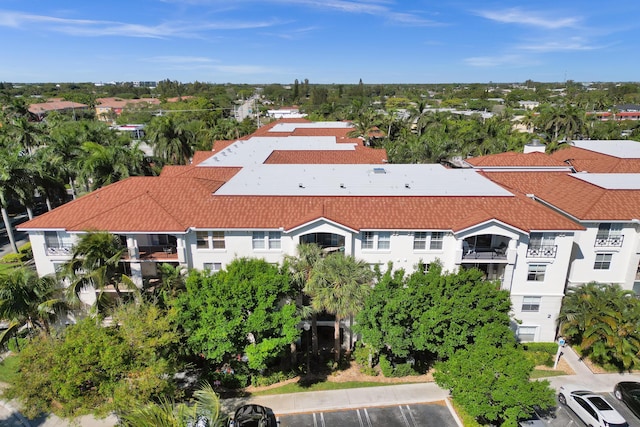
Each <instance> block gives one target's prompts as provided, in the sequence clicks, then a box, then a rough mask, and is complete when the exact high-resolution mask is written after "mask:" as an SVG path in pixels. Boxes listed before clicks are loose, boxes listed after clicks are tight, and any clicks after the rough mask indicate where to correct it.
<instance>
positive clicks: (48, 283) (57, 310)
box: [0, 267, 70, 343]
mask: <svg viewBox="0 0 640 427" xmlns="http://www.w3.org/2000/svg"><path fill="white" fill-rule="evenodd" d="M69 309H70V307H69V304H68V303H67V301H66V300H65V298H64V294H63V291H62V287H61V286H60V284H59V283H58V281H57V280H56V279H55V278H54V277H53V276H44V277H38V273H36V272H35V270H33V269H31V268H29V267H20V268H16V269H12V270H9V271H7V272H6V273H4V274H2V275H0V319H6V320H10V321H11V324H10V327H9V328H8V329H7V330H6V331H5V332H4V333H3V334H2V335H1V336H0V343H4V342H6V341H7V340H8V339H9V338H10V337H11V336H14V335H15V333H17V332H18V329H20V328H21V327H22V326H25V325H26V326H27V327H28V328H29V329H30V330H32V331H35V330H41V331H43V332H46V333H49V331H50V324H51V322H53V321H55V320H56V319H57V318H59V317H62V316H64V315H65V314H66V313H67V311H68V310H69Z"/></svg>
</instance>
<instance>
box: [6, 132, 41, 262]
mask: <svg viewBox="0 0 640 427" xmlns="http://www.w3.org/2000/svg"><path fill="white" fill-rule="evenodd" d="M34 188H35V185H34V180H33V170H32V168H31V164H30V162H29V156H27V155H24V154H23V153H22V152H21V149H20V147H19V146H17V145H15V144H12V145H9V146H6V147H5V148H4V149H3V150H0V212H1V213H2V220H3V221H4V226H5V230H7V236H8V238H9V243H10V244H11V247H12V249H13V251H14V252H15V253H18V246H17V245H16V240H15V236H14V233H13V225H12V223H11V220H10V219H9V214H8V212H7V208H8V207H9V203H10V202H11V201H18V202H20V203H22V204H23V205H25V206H31V201H32V200H33V194H34Z"/></svg>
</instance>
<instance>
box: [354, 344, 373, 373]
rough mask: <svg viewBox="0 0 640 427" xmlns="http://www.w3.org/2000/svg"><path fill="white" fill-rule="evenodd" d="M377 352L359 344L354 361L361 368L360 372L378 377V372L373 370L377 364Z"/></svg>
mask: <svg viewBox="0 0 640 427" xmlns="http://www.w3.org/2000/svg"><path fill="white" fill-rule="evenodd" d="M375 359H376V355H375V352H374V351H373V350H372V349H371V348H369V347H367V346H366V345H362V344H358V346H357V347H356V349H355V350H354V351H353V360H354V361H355V362H356V364H357V365H358V367H359V368H360V372H362V373H363V374H365V375H373V376H375V375H378V372H377V371H376V370H375V369H374V368H373V366H374V365H375V364H376V360H375Z"/></svg>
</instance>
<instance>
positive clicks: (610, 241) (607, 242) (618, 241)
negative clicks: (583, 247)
mask: <svg viewBox="0 0 640 427" xmlns="http://www.w3.org/2000/svg"><path fill="white" fill-rule="evenodd" d="M623 240H624V236H622V235H621V236H596V242H595V244H594V245H593V246H594V247H596V248H619V247H621V246H622V242H623Z"/></svg>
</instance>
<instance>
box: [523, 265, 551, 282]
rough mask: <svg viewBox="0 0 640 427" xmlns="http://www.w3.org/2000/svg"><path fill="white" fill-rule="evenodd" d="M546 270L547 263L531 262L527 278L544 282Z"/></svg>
mask: <svg viewBox="0 0 640 427" xmlns="http://www.w3.org/2000/svg"><path fill="white" fill-rule="evenodd" d="M546 271H547V266H546V264H529V272H528V273H527V280H528V281H530V282H542V281H543V280H544V273H545V272H546Z"/></svg>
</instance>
